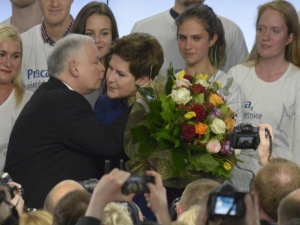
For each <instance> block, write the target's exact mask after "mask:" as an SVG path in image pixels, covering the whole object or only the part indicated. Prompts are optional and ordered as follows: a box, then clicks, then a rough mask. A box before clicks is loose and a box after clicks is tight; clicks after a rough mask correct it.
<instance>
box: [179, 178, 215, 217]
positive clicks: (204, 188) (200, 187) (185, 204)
mask: <svg viewBox="0 0 300 225" xmlns="http://www.w3.org/2000/svg"><path fill="white" fill-rule="evenodd" d="M218 186H220V184H219V183H218V182H217V181H214V180H211V179H206V178H203V179H199V180H195V181H193V182H191V183H189V184H188V185H187V186H186V188H185V189H184V191H183V193H182V195H181V198H180V202H179V204H180V206H181V207H182V211H183V212H184V211H187V210H188V209H189V208H190V207H191V206H194V205H200V203H201V201H202V200H203V198H204V197H205V196H206V195H207V193H209V192H210V191H211V190H213V189H214V188H216V187H218Z"/></svg>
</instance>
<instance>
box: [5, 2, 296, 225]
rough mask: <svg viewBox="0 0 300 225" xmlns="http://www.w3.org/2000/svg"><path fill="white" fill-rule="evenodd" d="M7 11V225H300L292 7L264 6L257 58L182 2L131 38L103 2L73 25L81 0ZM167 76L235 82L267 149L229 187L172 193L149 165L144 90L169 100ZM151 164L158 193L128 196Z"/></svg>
mask: <svg viewBox="0 0 300 225" xmlns="http://www.w3.org/2000/svg"><path fill="white" fill-rule="evenodd" d="M11 3H12V9H13V10H12V16H11V17H10V18H8V19H7V20H5V21H4V22H3V23H0V115H1V117H0V124H1V125H0V133H1V135H0V154H1V156H0V173H1V174H3V173H4V172H6V173H8V174H9V175H10V176H11V178H12V179H13V181H12V180H11V179H10V180H6V179H4V178H1V180H0V181H1V184H2V185H1V186H0V224H4V225H12V224H21V225H30V224H49V225H50V224H54V225H63V224H70V225H71V224H72V225H75V224H76V225H85V224H86V225H89V224H91V225H94V224H95V225H97V224H105V225H117V224H120V225H121V224H149V223H151V224H162V225H171V224H187V225H194V224H195V225H196V224H197V225H199V224H203V225H204V224H205V225H206V224H247V225H250V224H251V225H256V224H257V225H258V224H279V225H288V224H299V223H300V222H299V221H300V216H299V215H300V212H299V207H298V206H299V203H300V197H299V196H300V195H299V191H300V189H299V188H300V167H299V165H300V163H299V162H300V153H298V151H299V150H298V148H300V144H299V143H300V138H299V131H298V130H299V129H300V126H298V121H300V94H299V92H300V22H299V20H297V19H295V18H298V14H297V11H296V9H295V8H294V6H293V5H292V4H291V3H290V2H289V1H285V0H273V1H269V2H266V3H265V4H262V5H260V6H259V7H258V9H257V18H256V23H255V27H256V36H255V42H254V45H253V47H252V49H251V51H250V53H249V52H248V49H247V47H246V44H245V39H244V36H243V33H242V31H241V29H240V28H239V27H238V26H237V25H236V24H235V23H234V22H232V21H230V20H229V19H227V18H225V17H222V16H219V15H217V14H216V13H215V12H214V11H213V9H212V8H211V7H210V6H208V5H206V4H205V3H204V0H174V6H173V7H172V8H171V9H169V10H167V11H165V12H162V13H160V14H157V15H154V16H152V17H149V18H146V19H144V20H141V21H138V22H136V24H135V25H134V27H133V28H132V31H131V33H130V34H128V35H125V36H123V37H119V33H118V27H117V22H116V19H115V17H114V14H113V11H112V10H111V9H110V8H109V6H108V5H107V4H105V3H103V2H98V1H91V2H90V3H88V4H87V5H85V6H84V7H83V8H82V9H81V10H80V12H79V13H78V15H77V17H76V18H75V19H74V18H73V17H72V15H71V14H70V8H71V6H72V3H73V0H55V1H53V0H27V1H18V0H11ZM25 15H26V19H24V16H25ZM27 15H28V16H27ZM170 65H172V67H173V70H174V73H176V75H178V74H180V73H185V74H186V75H188V76H191V77H195V76H196V75H198V74H205V75H207V76H208V80H209V81H212V80H214V81H218V82H222V83H224V81H225V80H227V79H228V78H233V84H232V86H231V88H230V95H228V96H226V97H224V98H226V101H227V102H228V103H229V105H230V107H231V108H232V110H233V111H234V112H235V118H234V119H235V121H236V124H240V123H250V124H252V125H253V126H254V127H257V128H258V131H257V135H258V136H259V140H260V141H259V145H258V147H257V149H256V151H253V150H252V149H243V150H241V154H240V155H238V158H239V160H240V162H238V163H237V164H236V166H234V168H233V170H232V171H231V174H230V179H229V180H226V181H224V180H222V179H216V180H214V179H210V178H202V179H197V180H194V181H193V182H191V183H189V184H188V185H187V186H186V187H185V188H176V187H174V186H168V184H167V183H165V182H164V180H163V179H162V176H161V174H159V173H158V172H157V171H155V167H154V166H153V162H151V163H152V164H151V163H150V162H144V161H143V162H142V161H141V159H140V157H139V154H140V153H139V151H138V147H139V146H138V145H137V144H136V143H135V142H134V140H133V137H132V135H131V130H132V128H133V127H135V126H137V125H140V124H143V123H145V113H146V112H147V111H148V110H149V105H148V101H147V100H146V99H145V98H143V97H142V96H141V94H140V93H139V91H138V89H137V86H138V87H142V88H153V89H154V91H155V93H164V90H165V86H166V85H167V82H168V78H167V76H166V70H167V68H169V66H170ZM297 76H298V77H297ZM298 82H299V83H298ZM298 104H299V106H298ZM298 109H299V111H298ZM298 127H299V129H298ZM156 163H158V162H156ZM107 165H109V168H108V167H107ZM145 165H146V167H147V171H146V172H145V173H144V174H143V175H144V176H147V177H153V178H154V182H147V183H146V184H143V185H145V187H146V188H144V189H143V190H142V193H143V194H140V193H138V192H137V191H136V190H133V191H132V192H130V193H129V194H128V193H125V192H124V185H126V184H127V181H128V179H129V178H130V177H131V176H136V175H140V174H139V173H138V172H137V171H138V170H139V167H142V166H143V167H144V166H145ZM91 178H96V181H95V180H94V183H92V182H90V183H89V181H90V180H89V179H91ZM82 181H83V182H88V183H89V185H91V186H90V188H89V189H87V188H86V186H84V185H82ZM142 182H143V181H142ZM89 192H92V193H89ZM173 201H174V202H173ZM172 202H173V204H172ZM218 207H219V208H218ZM226 207H227V208H226ZM224 208H225V209H224ZM224 210H225V211H224Z"/></svg>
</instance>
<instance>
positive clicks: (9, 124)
mask: <svg viewBox="0 0 300 225" xmlns="http://www.w3.org/2000/svg"><path fill="white" fill-rule="evenodd" d="M32 94H33V93H32V92H29V91H25V93H24V96H23V101H22V102H21V104H20V105H19V106H18V107H17V108H16V94H15V90H13V91H12V93H11V94H10V96H9V97H8V98H7V99H6V101H5V102H4V103H3V104H2V105H0V174H1V173H3V172H4V171H3V168H4V164H5V159H6V152H7V146H8V141H9V136H10V133H11V131H12V129H13V126H14V124H15V122H16V119H17V118H18V116H19V114H20V112H21V110H22V109H23V107H24V105H25V104H26V103H27V102H28V100H29V99H30V97H31V95H32Z"/></svg>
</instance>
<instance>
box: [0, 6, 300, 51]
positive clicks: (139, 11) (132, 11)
mask: <svg viewBox="0 0 300 225" xmlns="http://www.w3.org/2000/svg"><path fill="white" fill-rule="evenodd" d="M107 1H108V5H109V7H110V8H111V9H112V11H113V13H114V15H115V17H116V20H117V23H118V28H119V33H120V36H123V35H126V34H128V33H130V31H131V28H132V27H133V24H134V22H135V21H137V20H140V19H143V18H145V17H148V16H151V15H153V14H156V13H159V12H161V11H163V10H167V9H169V8H171V7H172V6H173V4H174V0H103V2H105V3H107ZM88 2H90V0H74V2H73V5H72V8H71V12H72V15H73V17H74V18H75V17H76V15H77V13H78V12H79V10H80V9H81V8H82V7H83V6H84V5H85V4H86V3H88ZM265 2H267V1H266V0H250V1H245V0H206V1H205V3H206V4H207V5H209V6H211V7H212V8H213V9H214V11H215V12H216V13H217V14H219V15H222V16H224V17H227V18H229V19H231V20H232V21H234V22H235V23H237V24H238V25H239V26H240V27H241V29H242V30H243V33H244V36H245V38H246V42H247V46H248V49H249V50H250V49H251V47H252V44H253V40H254V35H255V27H254V23H255V18H256V12H257V10H256V9H257V6H259V5H260V4H263V3H265ZM290 2H291V3H292V4H293V5H294V6H295V8H296V10H297V11H300V0H290ZM10 4H11V3H10V1H9V0H0V21H3V20H4V19H6V18H8V17H9V16H10V14H11V5H10Z"/></svg>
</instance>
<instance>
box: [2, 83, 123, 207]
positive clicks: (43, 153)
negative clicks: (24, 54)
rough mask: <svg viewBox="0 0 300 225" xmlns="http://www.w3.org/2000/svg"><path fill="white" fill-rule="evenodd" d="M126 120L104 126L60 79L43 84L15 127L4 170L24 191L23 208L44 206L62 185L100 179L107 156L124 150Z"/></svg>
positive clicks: (82, 99)
mask: <svg viewBox="0 0 300 225" xmlns="http://www.w3.org/2000/svg"><path fill="white" fill-rule="evenodd" d="M127 118H128V113H127V114H123V115H122V116H121V117H119V118H118V119H117V120H116V121H115V122H114V123H113V124H111V125H110V126H103V125H102V124H100V122H98V121H97V120H96V118H95V116H94V112H93V110H92V108H91V106H90V104H89V103H88V101H87V100H86V99H85V98H84V97H83V96H82V95H81V94H79V93H77V92H75V91H72V90H70V89H68V87H67V86H66V85H65V84H64V83H62V82H61V81H60V80H58V79H56V78H50V79H49V81H48V82H46V83H43V84H42V85H41V86H40V87H39V88H38V90H37V91H36V92H35V93H34V94H33V96H32V97H31V99H30V100H29V101H28V103H27V104H26V106H25V107H24V109H23V110H22V112H21V114H20V115H19V117H18V119H17V121H16V123H15V125H14V128H13V130H12V133H11V136H10V140H9V146H8V151H7V159H6V165H5V168H4V170H5V172H8V173H9V174H10V175H11V177H12V179H13V180H14V181H15V182H17V183H20V184H21V185H22V186H23V188H24V191H25V194H24V197H25V205H26V206H27V207H30V208H41V207H43V204H44V199H45V197H46V195H47V194H48V192H49V191H50V189H51V188H52V187H53V186H55V185H56V184H57V183H59V182H60V181H62V180H65V179H73V180H80V181H81V180H87V179H90V178H97V179H99V178H100V175H102V173H103V161H104V159H105V157H107V156H113V155H115V154H118V153H120V151H123V136H124V129H125V126H126V122H127Z"/></svg>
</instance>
